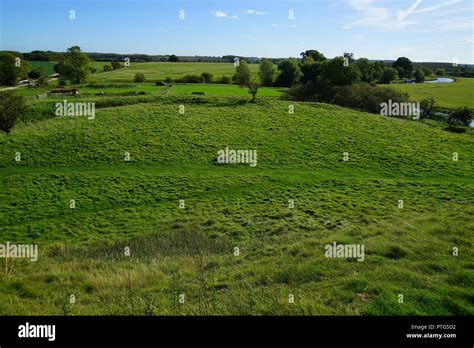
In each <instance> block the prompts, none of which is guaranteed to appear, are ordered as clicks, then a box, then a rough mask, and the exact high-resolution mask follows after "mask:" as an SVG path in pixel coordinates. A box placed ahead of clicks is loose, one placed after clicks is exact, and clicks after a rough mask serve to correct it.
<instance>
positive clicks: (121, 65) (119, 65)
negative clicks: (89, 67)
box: [111, 62, 123, 70]
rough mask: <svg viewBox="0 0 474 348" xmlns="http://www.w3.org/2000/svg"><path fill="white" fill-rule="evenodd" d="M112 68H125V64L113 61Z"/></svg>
mask: <svg viewBox="0 0 474 348" xmlns="http://www.w3.org/2000/svg"><path fill="white" fill-rule="evenodd" d="M111 65H112V69H114V70H117V69H121V68H123V64H122V63H121V62H112V63H111Z"/></svg>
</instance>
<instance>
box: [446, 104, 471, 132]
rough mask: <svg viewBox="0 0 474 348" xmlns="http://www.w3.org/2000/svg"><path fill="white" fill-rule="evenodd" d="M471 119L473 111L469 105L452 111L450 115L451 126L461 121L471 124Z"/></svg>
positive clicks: (464, 123) (449, 122)
mask: <svg viewBox="0 0 474 348" xmlns="http://www.w3.org/2000/svg"><path fill="white" fill-rule="evenodd" d="M471 121H472V111H471V109H469V108H468V107H467V106H464V107H462V108H457V109H456V110H454V111H451V113H450V114H449V117H448V125H449V128H451V127H452V126H453V125H454V124H455V123H461V124H463V125H464V126H469V124H470V123H471Z"/></svg>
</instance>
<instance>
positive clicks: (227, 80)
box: [216, 76, 232, 85]
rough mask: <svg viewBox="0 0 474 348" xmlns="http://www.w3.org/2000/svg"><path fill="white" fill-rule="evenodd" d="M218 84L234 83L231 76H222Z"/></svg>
mask: <svg viewBox="0 0 474 348" xmlns="http://www.w3.org/2000/svg"><path fill="white" fill-rule="evenodd" d="M216 82H217V83H220V84H223V85H228V84H230V83H231V82H232V79H231V78H230V77H229V76H222V77H221V78H220V79H219V80H217V81H216Z"/></svg>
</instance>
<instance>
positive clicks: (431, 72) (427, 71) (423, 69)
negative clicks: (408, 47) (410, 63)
mask: <svg viewBox="0 0 474 348" xmlns="http://www.w3.org/2000/svg"><path fill="white" fill-rule="evenodd" d="M421 71H423V74H424V75H425V76H430V75H433V71H432V70H431V69H430V68H428V67H426V66H422V67H421Z"/></svg>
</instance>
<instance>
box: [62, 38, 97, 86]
mask: <svg viewBox="0 0 474 348" xmlns="http://www.w3.org/2000/svg"><path fill="white" fill-rule="evenodd" d="M89 63H90V60H89V57H88V56H87V54H85V53H84V52H81V48H80V47H79V46H72V47H70V48H68V49H67V52H66V53H65V54H64V59H63V60H62V61H60V62H59V63H58V64H57V65H56V69H55V70H56V71H57V72H58V73H59V74H60V75H61V79H62V80H63V81H71V82H72V83H81V82H84V81H85V79H86V78H87V76H88V75H89V74H90V70H89Z"/></svg>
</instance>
